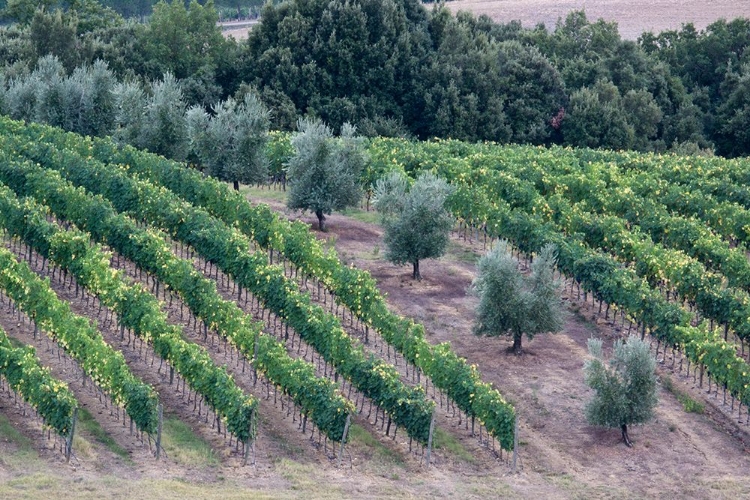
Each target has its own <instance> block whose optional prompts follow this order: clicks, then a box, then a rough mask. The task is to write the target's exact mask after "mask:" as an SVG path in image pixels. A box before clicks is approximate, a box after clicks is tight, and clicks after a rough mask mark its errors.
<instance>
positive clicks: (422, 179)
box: [374, 172, 453, 279]
mask: <svg viewBox="0 0 750 500" xmlns="http://www.w3.org/2000/svg"><path fill="white" fill-rule="evenodd" d="M452 192H453V188H452V187H451V186H450V185H448V183H447V182H445V181H444V180H443V179H440V178H438V177H436V176H435V175H434V174H432V173H429V172H425V173H423V174H421V175H420V176H419V177H418V178H417V180H416V181H415V182H414V185H412V186H411V187H409V181H408V179H407V178H406V176H405V175H404V174H403V173H401V172H392V173H391V174H389V175H387V176H386V177H384V178H382V179H380V180H378V181H377V183H376V184H375V202H374V206H375V209H376V210H377V211H378V212H380V214H381V217H382V224H383V228H384V229H385V234H384V236H383V238H384V242H385V246H386V253H385V258H386V259H387V260H388V261H390V262H393V263H394V264H396V265H403V264H411V265H412V278H414V279H421V278H422V275H421V274H420V271H419V261H420V260H423V259H431V258H437V257H440V256H441V255H443V254H444V253H445V250H446V248H447V247H448V234H449V232H450V230H451V227H453V216H451V214H450V212H448V210H447V209H446V208H445V200H446V199H447V198H448V196H449V195H450V194H451V193H452Z"/></svg>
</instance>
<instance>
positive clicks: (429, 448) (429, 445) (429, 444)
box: [426, 410, 435, 467]
mask: <svg viewBox="0 0 750 500" xmlns="http://www.w3.org/2000/svg"><path fill="white" fill-rule="evenodd" d="M434 432H435V410H433V411H432V420H430V434H429V435H428V436H427V457H426V464H427V467H429V466H430V455H431V454H432V434H433V433H434Z"/></svg>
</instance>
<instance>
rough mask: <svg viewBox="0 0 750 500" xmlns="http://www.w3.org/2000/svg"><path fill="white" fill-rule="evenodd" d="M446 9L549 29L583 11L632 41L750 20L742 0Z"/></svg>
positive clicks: (521, 0)
mask: <svg viewBox="0 0 750 500" xmlns="http://www.w3.org/2000/svg"><path fill="white" fill-rule="evenodd" d="M446 6H447V7H448V8H449V9H451V11H453V12H458V11H460V10H464V11H469V12H472V13H473V14H475V15H482V14H485V15H487V16H489V17H490V18H492V20H494V21H497V22H500V23H508V22H510V21H520V22H521V24H522V25H523V26H524V27H525V28H533V27H534V26H535V25H537V24H539V23H543V24H544V25H545V26H546V27H547V29H553V28H554V27H555V24H556V23H557V21H558V19H560V18H562V19H565V17H566V16H567V15H568V13H569V12H571V11H573V10H583V11H585V12H586V16H587V17H588V19H589V21H595V20H597V19H599V18H602V19H604V20H605V21H609V22H611V21H615V22H617V25H618V27H619V30H620V35H621V36H622V37H623V38H625V39H628V40H635V39H637V38H638V37H639V36H640V35H641V34H642V33H643V32H646V31H652V32H654V33H658V32H661V31H665V30H679V29H680V28H681V27H682V25H683V24H687V23H693V25H695V27H696V28H697V29H699V30H702V29H704V28H705V27H706V26H708V25H709V24H711V23H713V22H714V21H717V20H719V19H727V20H731V19H734V18H736V17H750V2H747V1H742V0H555V1H551V0H454V1H451V2H447V3H446Z"/></svg>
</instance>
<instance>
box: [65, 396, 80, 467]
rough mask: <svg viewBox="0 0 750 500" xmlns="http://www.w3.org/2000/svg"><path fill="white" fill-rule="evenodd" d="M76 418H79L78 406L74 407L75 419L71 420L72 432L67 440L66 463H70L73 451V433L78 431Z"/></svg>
mask: <svg viewBox="0 0 750 500" xmlns="http://www.w3.org/2000/svg"><path fill="white" fill-rule="evenodd" d="M76 420H78V408H75V409H73V419H72V420H71V422H70V432H68V437H67V439H66V440H65V463H66V464H67V463H70V455H71V453H72V452H73V435H74V434H75V432H76Z"/></svg>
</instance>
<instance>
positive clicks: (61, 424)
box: [0, 328, 78, 436]
mask: <svg viewBox="0 0 750 500" xmlns="http://www.w3.org/2000/svg"><path fill="white" fill-rule="evenodd" d="M0 377H2V378H4V379H5V380H7V381H8V384H9V385H10V387H11V389H13V391H14V392H15V393H16V394H20V395H21V397H22V398H23V400H24V401H26V402H27V403H28V404H30V405H31V406H32V407H33V408H34V410H36V412H37V413H38V414H39V416H40V417H41V418H42V420H43V421H44V425H46V426H48V427H50V428H52V429H54V430H55V432H56V433H57V434H59V435H60V436H68V435H69V434H70V431H71V426H72V425H73V414H74V412H75V409H76V408H77V407H78V402H77V401H76V398H75V396H74V395H73V393H72V392H71V391H70V389H68V385H67V384H66V383H65V382H62V381H60V380H58V379H56V378H54V377H53V376H52V375H50V371H49V368H45V367H43V366H42V365H41V364H40V363H39V359H38V358H37V357H36V356H35V353H34V349H33V348H32V347H26V346H24V347H13V345H12V344H11V342H10V338H9V337H8V335H7V334H6V333H5V331H4V330H3V329H2V328H0Z"/></svg>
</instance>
